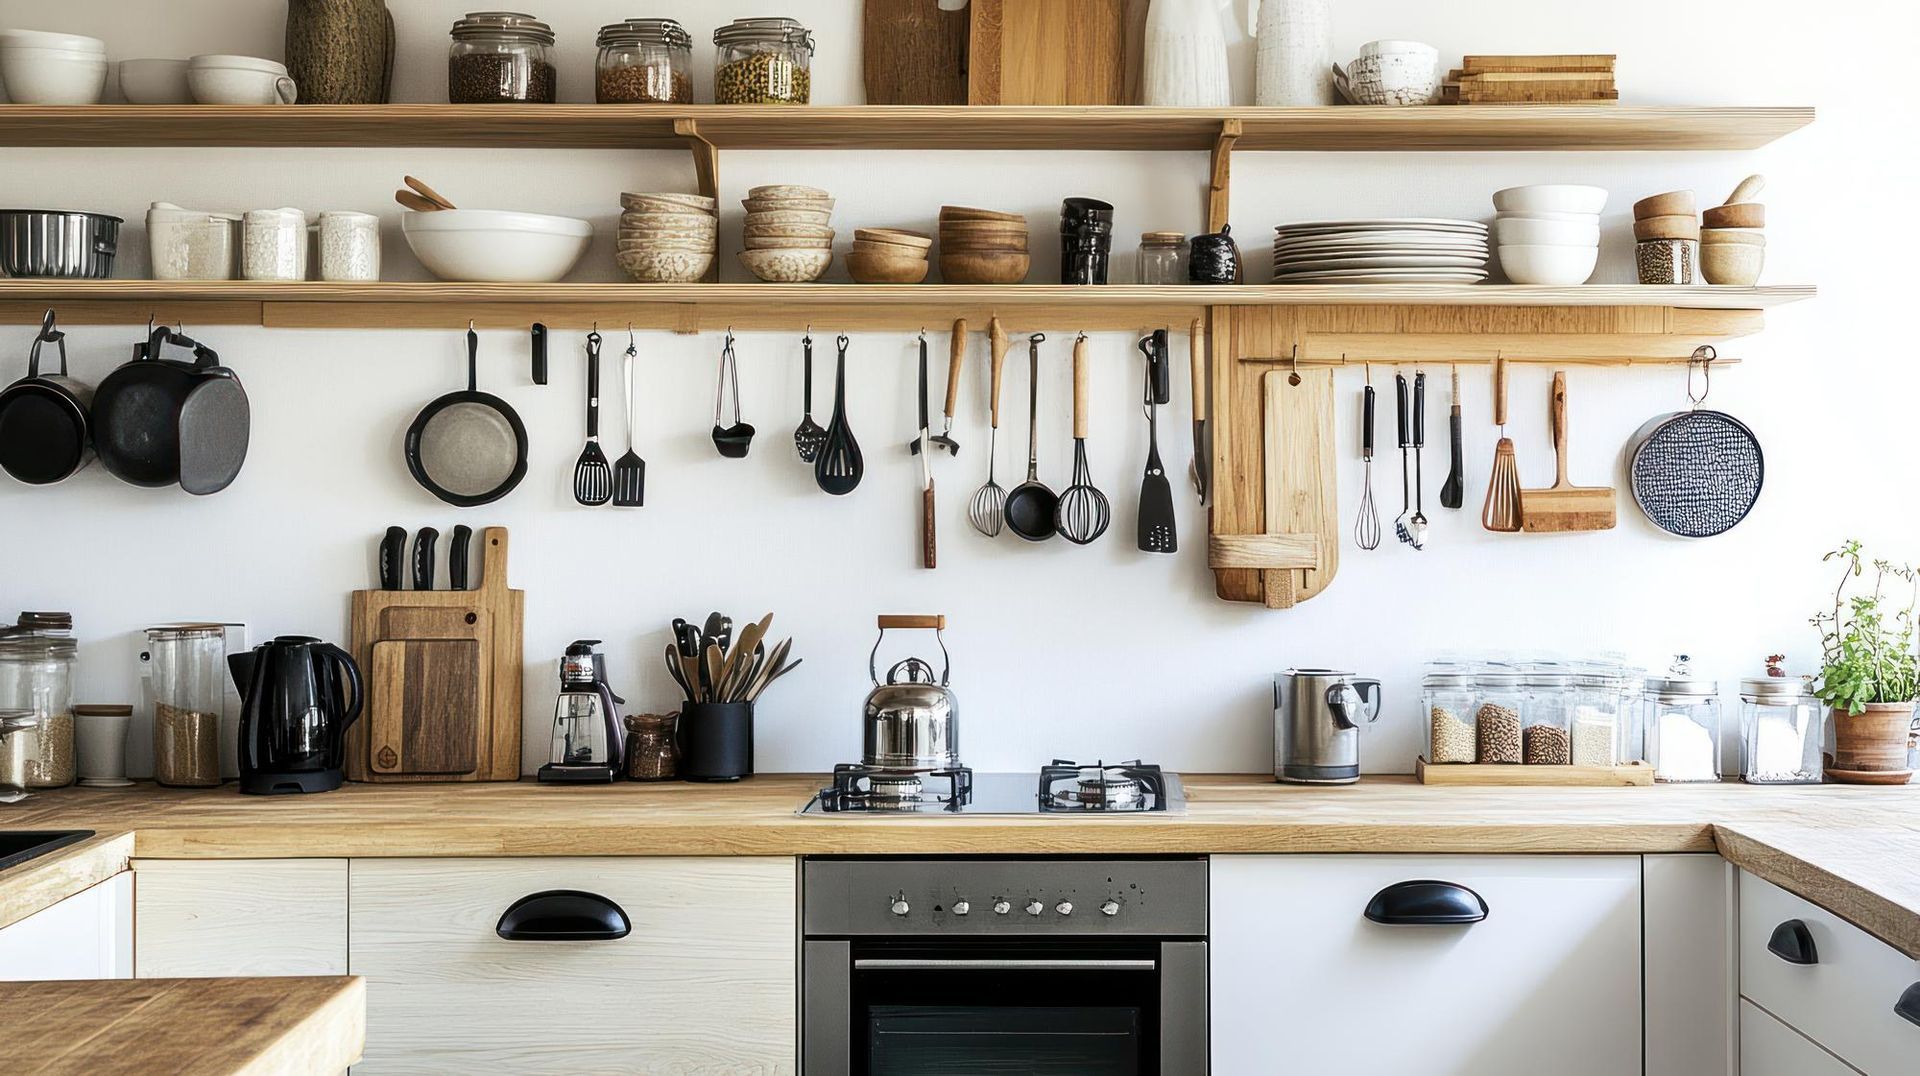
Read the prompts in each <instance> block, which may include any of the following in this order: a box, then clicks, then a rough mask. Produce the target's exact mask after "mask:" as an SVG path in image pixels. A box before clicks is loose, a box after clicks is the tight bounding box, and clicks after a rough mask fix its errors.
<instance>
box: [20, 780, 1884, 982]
mask: <svg viewBox="0 0 1920 1076" xmlns="http://www.w3.org/2000/svg"><path fill="white" fill-rule="evenodd" d="M1184 780H1185V783H1186V790H1187V810H1186V812H1185V813H1183V814H1171V815H1169V814H1152V815H1132V816H1114V817H1062V816H1024V817H952V816H910V817H896V816H874V815H860V816H849V815H834V816H827V817H818V816H814V815H809V816H806V817H801V816H799V815H796V814H795V813H794V812H795V810H796V809H797V808H798V807H799V806H800V805H801V804H802V803H803V802H805V801H806V799H807V797H808V796H810V795H811V794H812V793H813V791H814V790H815V789H816V788H818V787H819V784H820V783H821V778H819V777H816V776H760V777H755V778H752V779H750V780H747V781H744V782H740V783H738V784H732V785H711V784H708V785H703V784H683V783H667V784H638V783H622V784H616V785H612V786H599V787H585V786H573V787H569V786H556V785H541V784H536V783H534V782H533V781H530V780H523V781H519V782H513V783H497V784H464V783H461V784H453V783H448V784H412V785H370V784H350V785H347V786H346V787H345V788H342V789H340V790H339V791H337V792H330V793H326V794H324V795H318V796H269V797H256V796H242V795H240V794H239V793H238V792H237V791H235V788H234V786H233V785H231V784H229V785H225V786H223V787H221V788H215V789H194V790H187V789H167V788H159V787H157V786H154V785H148V784H142V785H139V786H137V787H135V788H132V789H120V790H99V789H79V788H74V789H62V790H60V791H56V792H51V793H43V794H41V795H38V796H36V797H34V798H33V799H31V800H29V801H27V802H26V803H23V804H21V805H20V806H18V807H14V808H10V809H7V810H5V811H4V813H0V826H3V827H4V828H7V829H60V828H79V829H92V830H97V831H99V833H100V835H101V837H102V838H108V837H112V836H113V835H115V834H122V833H129V832H130V833H132V834H133V835H134V836H133V839H134V846H133V853H132V854H133V855H134V856H137V857H145V858H171V859H212V858H283V857H390V856H543V855H575V856H581V855H677V856H685V855H780V856H794V855H909V854H910V855H942V854H954V855H964V854H976V855H977V854H998V855H1021V854H1035V855H1044V854H1052V855H1063V854H1104V855H1178V854H1208V853H1223V854H1224V853H1246V852H1274V853H1283V852H1342V853H1369V852H1371V853H1383V852H1408V853H1429V854H1431V853H1482V854H1488V853H1588V854H1595V853H1624V854H1640V853H1658V852H1719V853H1721V854H1722V855H1725V856H1726V857H1727V858H1728V859H1730V860H1731V861H1733V862H1734V863H1735V864H1736V865H1737V866H1740V867H1742V868H1744V869H1746V870H1749V871H1752V872H1753V873H1755V874H1757V875H1759V876H1761V877H1763V878H1766V879H1767V880H1769V881H1771V882H1774V883H1775V884H1777V885H1780V886H1782V887H1784V888H1786V889H1788V890H1790V891H1792V892H1795V893H1798V894H1800V895H1801V896H1803V897H1805V898H1807V899H1808V900H1811V901H1813V902H1815V903H1817V904H1820V905H1822V906H1824V907H1827V908H1829V909H1831V910H1832V911H1834V912H1835V913H1837V914H1840V915H1843V916H1845V917H1846V918H1847V919H1849V920H1850V921H1852V922H1854V923H1856V924H1858V925H1859V926H1860V927H1862V928H1863V929H1865V930H1867V931H1869V932H1870V933H1873V934H1874V935H1876V936H1878V937H1880V938H1882V939H1883V940H1885V941H1887V942H1889V943H1890V944H1892V945H1894V946H1896V947H1897V948H1899V949H1901V950H1902V951H1904V952H1906V953H1907V954H1908V955H1910V956H1913V957H1915V958H1916V959H1920V786H1909V787H1902V788H1849V787H1844V786H1838V785H1817V786H1798V787H1771V788H1769V787H1760V786H1752V785H1742V784H1717V785H1658V786H1654V787H1651V788H1473V787H1447V788H1438V787H1429V786H1424V785H1419V784H1415V783H1414V782H1413V781H1412V780H1411V779H1410V778H1405V777H1369V778H1367V779H1365V780H1363V781H1361V782H1360V783H1359V784H1355V785H1348V786H1344V787H1319V788H1311V787H1303V786H1295V785H1280V784H1276V783H1274V782H1273V781H1272V780H1271V779H1268V778H1265V777H1260V776H1254V775H1201V776H1187V777H1185V778H1184ZM28 866H29V867H31V866H32V864H29V865H28ZM15 873H16V872H15V871H8V872H5V873H0V911H4V910H5V909H6V903H5V891H6V889H7V887H8V885H9V884H10V883H11V882H12V880H13V876H14V875H15Z"/></svg>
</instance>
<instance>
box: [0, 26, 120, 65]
mask: <svg viewBox="0 0 1920 1076" xmlns="http://www.w3.org/2000/svg"><path fill="white" fill-rule="evenodd" d="M0 46H20V47H24V48H34V49H59V50H61V51H62V52H86V53H91V54H93V55H95V56H98V57H100V58H101V59H103V60H104V59H106V57H107V43H106V42H105V41H102V40H100V39H99V38H97V37H86V36H84V35H82V34H59V33H54V32H52V31H49V30H0Z"/></svg>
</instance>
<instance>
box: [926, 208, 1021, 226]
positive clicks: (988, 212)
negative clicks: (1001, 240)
mask: <svg viewBox="0 0 1920 1076" xmlns="http://www.w3.org/2000/svg"><path fill="white" fill-rule="evenodd" d="M940 220H941V221H942V222H943V223H944V222H946V221H950V220H1002V221H1010V222H1017V223H1020V224H1025V223H1026V222H1027V218H1026V215H1025V214H1023V213H1003V212H1001V211H1000V210H998V209H975V208H973V207H971V206H964V205H943V206H941V207H940Z"/></svg>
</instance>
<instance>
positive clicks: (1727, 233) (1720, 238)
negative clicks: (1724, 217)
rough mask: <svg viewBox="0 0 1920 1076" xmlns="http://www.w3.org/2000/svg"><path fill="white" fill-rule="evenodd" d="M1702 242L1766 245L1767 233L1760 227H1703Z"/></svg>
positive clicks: (1743, 245)
mask: <svg viewBox="0 0 1920 1076" xmlns="http://www.w3.org/2000/svg"><path fill="white" fill-rule="evenodd" d="M1700 242H1701V244H1702V245H1703V246H1742V247H1764V246H1766V245H1767V233H1765V232H1763V231H1760V230H1759V229H1758V228H1702V229H1700Z"/></svg>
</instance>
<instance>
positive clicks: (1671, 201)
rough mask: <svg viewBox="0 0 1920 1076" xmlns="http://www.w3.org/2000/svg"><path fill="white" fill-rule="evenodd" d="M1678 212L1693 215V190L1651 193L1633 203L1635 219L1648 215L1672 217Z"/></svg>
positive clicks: (1641, 218)
mask: <svg viewBox="0 0 1920 1076" xmlns="http://www.w3.org/2000/svg"><path fill="white" fill-rule="evenodd" d="M1676 214H1684V215H1686V216H1689V217H1691V216H1693V214H1694V206H1693V192H1692V191H1668V192H1667V193H1665V194H1651V195H1648V196H1647V197H1645V198H1642V199H1640V200H1639V201H1637V202H1635V203H1633V219H1634V220H1645V219H1647V218H1648V217H1671V216H1674V215H1676Z"/></svg>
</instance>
